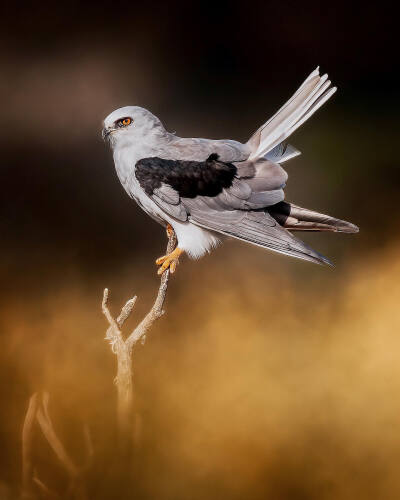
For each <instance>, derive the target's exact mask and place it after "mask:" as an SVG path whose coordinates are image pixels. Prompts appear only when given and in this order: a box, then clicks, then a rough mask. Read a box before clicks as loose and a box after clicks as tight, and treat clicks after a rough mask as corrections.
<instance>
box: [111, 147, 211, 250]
mask: <svg viewBox="0 0 400 500" xmlns="http://www.w3.org/2000/svg"><path fill="white" fill-rule="evenodd" d="M152 153H153V152H152ZM150 156H154V153H153V154H151V153H149V154H147V155H146V154H143V152H141V154H140V155H139V154H138V153H137V151H135V150H130V151H127V148H124V149H122V150H118V149H115V150H114V162H115V169H116V171H117V175H118V178H119V180H120V182H121V184H122V185H123V187H124V189H125V191H126V192H127V193H128V195H129V196H130V197H131V198H133V199H134V200H135V201H136V202H137V203H138V205H139V206H140V207H141V208H142V209H143V210H144V211H145V212H146V213H147V214H149V215H150V216H151V217H152V218H153V219H155V220H156V221H157V222H159V223H161V224H162V225H166V224H167V223H168V224H171V226H172V227H173V228H174V231H175V234H176V236H177V239H178V246H179V248H181V249H182V250H184V251H185V252H186V253H187V254H188V255H189V256H190V257H192V258H195V259H197V258H199V257H202V256H203V255H204V254H205V253H206V252H210V251H211V250H212V248H214V247H215V246H217V245H218V244H219V241H220V240H219V238H218V237H217V235H216V234H215V233H213V232H211V231H208V230H207V229H203V228H201V227H199V226H196V225H194V224H192V223H191V222H189V221H186V222H182V221H178V220H176V219H174V218H173V217H170V216H169V215H168V214H167V213H165V212H164V211H163V210H161V208H160V207H159V206H158V205H156V204H155V203H154V201H153V200H152V199H151V198H150V197H149V196H148V195H147V194H146V193H145V192H144V190H143V189H142V188H141V186H140V184H139V182H138V180H137V178H136V175H135V165H136V162H137V161H139V160H140V159H141V158H146V157H150Z"/></svg>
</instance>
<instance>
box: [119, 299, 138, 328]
mask: <svg viewBox="0 0 400 500" xmlns="http://www.w3.org/2000/svg"><path fill="white" fill-rule="evenodd" d="M136 299H137V297H136V295H135V296H134V297H133V298H132V299H129V300H128V301H127V303H126V304H125V305H124V307H123V308H122V309H121V313H120V315H119V316H118V318H117V324H118V326H119V327H120V328H121V327H122V325H123V324H124V323H125V320H126V319H128V318H129V316H130V314H131V312H132V309H133V307H134V305H135V302H136Z"/></svg>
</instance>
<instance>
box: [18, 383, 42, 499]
mask: <svg viewBox="0 0 400 500" xmlns="http://www.w3.org/2000/svg"><path fill="white" fill-rule="evenodd" d="M37 407H38V395H37V394H36V393H35V394H33V395H32V396H31V398H30V400H29V405H28V411H27V412H26V416H25V420H24V425H23V428H22V494H21V498H31V497H32V478H33V459H32V441H33V427H34V424H35V417H36V411H37Z"/></svg>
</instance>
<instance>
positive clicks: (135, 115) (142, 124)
mask: <svg viewBox="0 0 400 500" xmlns="http://www.w3.org/2000/svg"><path fill="white" fill-rule="evenodd" d="M166 134H167V132H166V131H165V128H164V126H163V124H162V123H161V122H160V120H159V119H158V118H157V117H156V116H154V115H153V114H152V113H150V111H148V110H147V109H144V108H141V107H139V106H124V107H123V108H119V109H116V110H115V111H113V112H112V113H110V114H109V115H108V116H107V117H106V118H105V120H104V127H103V130H102V136H103V139H107V140H108V141H109V143H110V145H111V147H112V148H114V147H115V146H117V145H129V144H132V145H133V144H135V143H138V142H143V141H151V140H157V138H160V137H163V136H164V135H166Z"/></svg>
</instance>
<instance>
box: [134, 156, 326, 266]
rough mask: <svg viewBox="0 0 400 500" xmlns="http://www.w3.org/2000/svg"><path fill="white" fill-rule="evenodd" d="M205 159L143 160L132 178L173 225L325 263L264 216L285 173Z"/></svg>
mask: <svg viewBox="0 0 400 500" xmlns="http://www.w3.org/2000/svg"><path fill="white" fill-rule="evenodd" d="M214 156H215V155H214ZM210 158H211V157H210ZM210 158H209V159H208V160H207V161H205V162H187V161H176V160H175V161H170V160H164V159H160V158H149V159H144V160H140V161H139V162H138V163H137V165H136V176H137V178H138V180H139V183H140V184H141V186H142V187H143V189H144V190H145V191H146V192H147V194H148V195H149V196H150V197H151V199H152V200H153V201H154V202H155V203H156V204H157V205H158V206H159V207H160V208H161V209H162V210H163V211H164V212H166V213H167V214H169V215H170V216H172V217H174V218H176V219H177V220H180V221H182V222H184V221H189V222H191V223H192V224H195V225H198V226H201V227H204V228H206V229H209V230H212V231H216V232H218V233H221V234H225V235H228V236H231V237H233V238H237V239H240V240H244V241H247V242H249V243H252V244H255V245H259V246H262V247H265V248H268V249H270V250H274V251H276V252H280V253H283V254H286V255H291V256H293V257H297V258H300V259H304V260H309V261H312V262H317V263H329V261H328V260H327V259H326V258H325V257H323V256H321V255H320V254H319V253H317V252H315V251H314V250H312V249H311V248H309V247H308V246H307V245H305V244H304V243H303V242H302V241H301V240H298V239H297V238H295V237H294V236H293V235H292V234H291V233H290V232H289V231H287V230H286V229H285V228H284V227H282V226H281V225H280V224H279V222H277V220H276V219H275V218H273V217H272V216H271V215H270V214H269V212H268V207H271V206H273V205H275V204H277V203H279V202H281V201H282V200H283V199H284V192H283V188H284V186H285V182H286V180H287V174H286V172H285V171H284V170H283V168H282V167H281V166H280V165H278V164H276V163H273V162H271V161H268V160H266V159H259V160H257V161H255V162H241V163H236V164H235V165H232V164H230V165H227V164H225V163H224V162H221V161H219V159H215V158H212V159H210ZM224 166H225V167H226V169H224ZM228 167H229V168H228ZM229 175H231V178H230V177H229ZM226 176H228V177H226ZM228 181H229V182H228ZM224 183H225V184H224ZM222 186H224V187H222Z"/></svg>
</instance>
